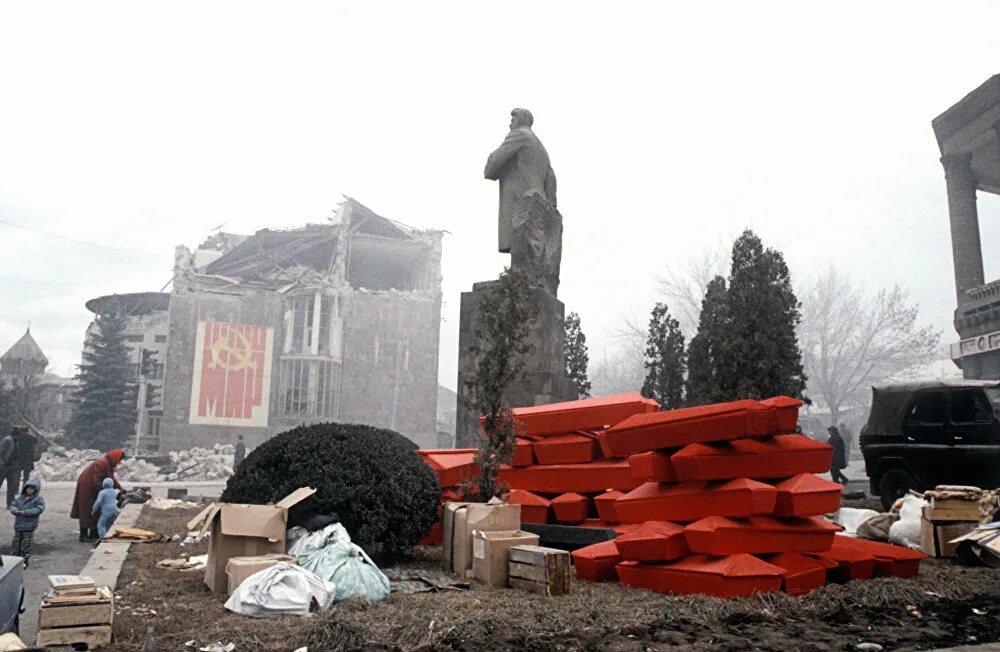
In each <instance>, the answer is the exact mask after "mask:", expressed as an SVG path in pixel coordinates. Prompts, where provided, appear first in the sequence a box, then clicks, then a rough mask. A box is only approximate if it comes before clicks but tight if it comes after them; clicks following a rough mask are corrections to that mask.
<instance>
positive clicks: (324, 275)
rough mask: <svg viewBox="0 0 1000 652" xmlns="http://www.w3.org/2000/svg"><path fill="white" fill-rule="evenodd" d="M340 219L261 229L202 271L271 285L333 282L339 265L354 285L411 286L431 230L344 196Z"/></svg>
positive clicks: (237, 279) (426, 250)
mask: <svg viewBox="0 0 1000 652" xmlns="http://www.w3.org/2000/svg"><path fill="white" fill-rule="evenodd" d="M338 218H339V222H333V223H330V224H310V225H307V226H305V227H302V228H297V229H284V230H275V229H262V230H260V231H258V232H257V233H255V234H254V235H252V236H250V237H249V238H247V239H246V240H244V241H243V242H241V243H240V244H238V245H236V246H235V247H233V248H232V249H231V250H229V251H227V252H226V253H224V254H223V255H222V256H220V257H219V258H217V259H216V260H214V261H212V262H211V263H209V264H208V265H207V266H206V267H205V268H204V270H202V273H203V274H204V275H207V276H215V277H221V278H225V279H227V280H229V281H230V282H238V283H245V284H251V285H266V286H272V287H279V288H280V287H282V286H288V285H290V286H294V285H297V284H301V283H310V282H331V281H332V280H333V279H334V277H335V276H337V273H338V269H341V270H342V271H341V273H342V274H343V275H344V276H346V277H347V278H348V280H350V282H351V285H355V286H357V287H364V288H366V289H372V290H388V289H400V290H406V289H412V288H411V287H407V286H409V285H413V280H412V278H410V277H411V276H412V275H413V274H412V272H408V271H407V270H408V269H409V268H413V267H415V266H417V265H419V264H420V263H421V262H424V261H426V260H427V255H428V252H429V250H430V246H431V244H430V240H429V238H428V237H427V234H428V233H436V232H428V231H420V230H418V229H414V228H412V227H409V226H406V225H404V224H401V223H399V222H395V221H393V220H390V219H388V218H385V217H382V216H380V215H377V214H376V213H375V212H374V211H372V210H371V209H369V208H368V207H366V206H364V205H363V204H361V203H360V202H358V201H356V200H354V199H351V198H350V197H346V198H345V201H344V202H343V203H342V204H341V205H340V207H339V210H338Z"/></svg>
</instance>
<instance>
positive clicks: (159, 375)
mask: <svg viewBox="0 0 1000 652" xmlns="http://www.w3.org/2000/svg"><path fill="white" fill-rule="evenodd" d="M147 380H163V363H162V362H157V363H156V364H154V365H153V375H152V376H150V377H149V378H148V379H147Z"/></svg>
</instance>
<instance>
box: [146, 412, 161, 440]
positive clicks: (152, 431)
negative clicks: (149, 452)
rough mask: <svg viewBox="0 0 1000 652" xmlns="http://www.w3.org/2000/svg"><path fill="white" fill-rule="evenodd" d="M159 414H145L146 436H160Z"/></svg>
mask: <svg viewBox="0 0 1000 652" xmlns="http://www.w3.org/2000/svg"><path fill="white" fill-rule="evenodd" d="M160 418H161V417H160V416H158V415H156V416H154V415H152V414H148V415H146V436H147V437H159V436H160Z"/></svg>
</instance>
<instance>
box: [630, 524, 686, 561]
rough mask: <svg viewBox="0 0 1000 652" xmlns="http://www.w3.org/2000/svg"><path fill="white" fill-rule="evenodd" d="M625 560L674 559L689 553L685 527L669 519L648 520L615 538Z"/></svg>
mask: <svg viewBox="0 0 1000 652" xmlns="http://www.w3.org/2000/svg"><path fill="white" fill-rule="evenodd" d="M614 544H615V546H616V547H617V548H618V554H620V555H621V558H622V559H623V560H625V561H643V562H658V561H672V560H674V559H679V558H681V557H684V556H685V555H687V554H688V552H689V551H688V546H687V540H686V539H685V538H684V528H683V527H682V526H680V525H677V524H676V523H671V522H669V521H647V522H645V523H643V524H642V525H637V526H636V527H635V528H634V529H632V530H631V531H629V532H627V533H625V534H623V535H621V536H620V537H618V538H617V539H615V540H614Z"/></svg>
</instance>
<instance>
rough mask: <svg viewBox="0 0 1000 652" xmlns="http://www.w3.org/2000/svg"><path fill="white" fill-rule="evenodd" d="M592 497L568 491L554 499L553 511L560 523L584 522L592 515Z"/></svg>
mask: <svg viewBox="0 0 1000 652" xmlns="http://www.w3.org/2000/svg"><path fill="white" fill-rule="evenodd" d="M590 505H591V501H590V498H587V497H586V496H581V495H580V494H577V493H568V494H562V495H560V496H556V497H555V498H553V499H552V512H553V513H554V514H555V515H556V520H557V521H559V522H560V523H582V522H583V521H585V520H586V519H587V517H588V516H589V515H590Z"/></svg>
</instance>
